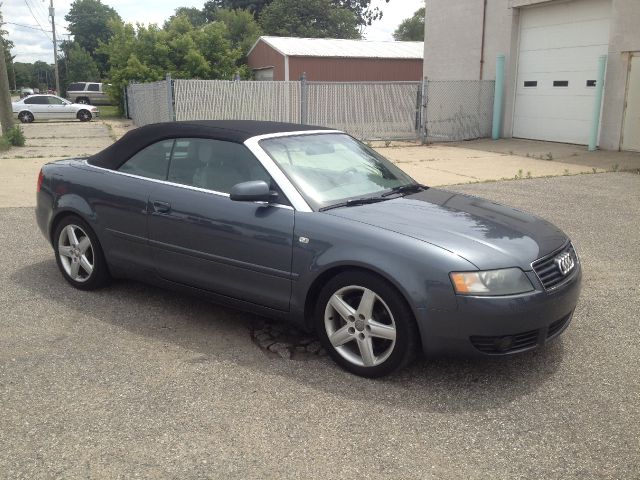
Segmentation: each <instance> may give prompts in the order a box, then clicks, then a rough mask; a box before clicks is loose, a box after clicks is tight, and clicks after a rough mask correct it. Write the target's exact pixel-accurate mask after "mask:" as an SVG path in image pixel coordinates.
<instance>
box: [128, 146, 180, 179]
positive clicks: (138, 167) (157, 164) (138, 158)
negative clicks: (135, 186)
mask: <svg viewBox="0 0 640 480" xmlns="http://www.w3.org/2000/svg"><path fill="white" fill-rule="evenodd" d="M173 142H174V141H173V140H163V141H161V142H156V143H153V144H151V145H149V146H148V147H145V148H143V149H142V150H140V151H139V152H138V153H136V154H135V155H134V156H133V157H131V158H130V159H129V160H127V161H126V162H125V163H123V164H122V165H121V166H120V168H119V169H118V171H120V172H123V173H129V174H131V175H139V176H141V177H147V178H153V179H156V180H165V179H166V178H167V168H168V167H169V158H170V157H171V150H172V148H173Z"/></svg>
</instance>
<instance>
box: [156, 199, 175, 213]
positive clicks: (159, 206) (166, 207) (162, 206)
mask: <svg viewBox="0 0 640 480" xmlns="http://www.w3.org/2000/svg"><path fill="white" fill-rule="evenodd" d="M152 204H153V211H154V212H156V213H169V211H170V210H171V204H170V203H167V202H157V201H156V202H153V203H152Z"/></svg>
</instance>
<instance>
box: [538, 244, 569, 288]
mask: <svg viewBox="0 0 640 480" xmlns="http://www.w3.org/2000/svg"><path fill="white" fill-rule="evenodd" d="M563 253H569V255H571V258H572V259H573V262H574V265H575V266H574V267H573V270H571V271H570V272H569V273H568V274H567V275H563V274H562V272H561V271H560V268H559V267H558V265H557V263H556V261H555V260H556V257H558V255H562V254H563ZM531 266H532V267H533V271H534V272H536V275H537V276H538V278H539V279H540V282H541V283H542V286H543V287H544V288H545V290H552V289H554V288H557V287H559V286H560V285H562V284H563V283H564V282H565V281H567V280H569V279H570V278H571V277H573V275H574V274H575V272H576V271H577V270H578V256H577V255H576V251H575V250H574V249H573V245H571V244H569V245H567V246H565V247H563V248H561V249H560V250H558V251H557V252H554V253H552V254H551V255H548V256H546V257H544V258H541V259H540V260H536V261H535V262H533V263H532V264H531Z"/></svg>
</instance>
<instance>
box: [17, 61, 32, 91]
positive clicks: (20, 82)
mask: <svg viewBox="0 0 640 480" xmlns="http://www.w3.org/2000/svg"><path fill="white" fill-rule="evenodd" d="M13 68H14V69H15V72H16V86H17V87H18V88H24V87H35V86H36V84H35V83H34V82H33V64H32V63H22V62H15V63H14V64H13Z"/></svg>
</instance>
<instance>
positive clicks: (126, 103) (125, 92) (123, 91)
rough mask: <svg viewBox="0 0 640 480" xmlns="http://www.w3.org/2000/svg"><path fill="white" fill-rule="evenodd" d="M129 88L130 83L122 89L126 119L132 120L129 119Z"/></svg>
mask: <svg viewBox="0 0 640 480" xmlns="http://www.w3.org/2000/svg"><path fill="white" fill-rule="evenodd" d="M128 88H129V83H127V84H126V85H124V86H123V87H122V94H123V97H124V101H123V102H122V103H123V107H124V118H131V117H129V92H127V89H128Z"/></svg>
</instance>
